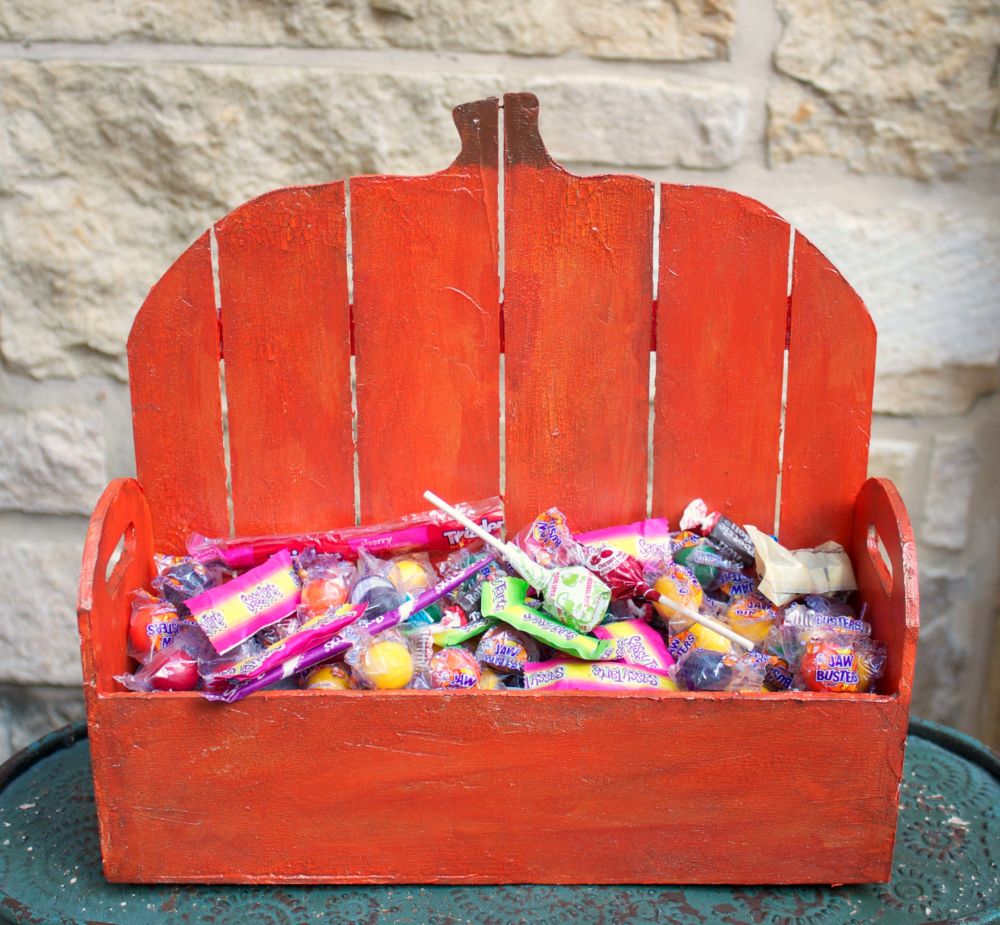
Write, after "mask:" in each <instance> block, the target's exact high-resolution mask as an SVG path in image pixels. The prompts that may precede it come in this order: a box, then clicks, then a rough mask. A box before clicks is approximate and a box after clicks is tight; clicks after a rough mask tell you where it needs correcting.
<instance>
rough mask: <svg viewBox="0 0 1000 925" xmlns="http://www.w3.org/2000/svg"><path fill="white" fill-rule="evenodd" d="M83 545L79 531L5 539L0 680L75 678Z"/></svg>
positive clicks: (0, 576)
mask: <svg viewBox="0 0 1000 925" xmlns="http://www.w3.org/2000/svg"><path fill="white" fill-rule="evenodd" d="M82 549H83V543H82V536H81V537H80V539H79V540H77V541H76V542H73V541H69V540H51V541H50V540H44V541H43V540H41V539H35V538H32V539H23V540H21V539H5V540H4V554H3V555H2V556H0V587H3V588H4V589H5V590H4V594H3V595H2V596H0V653H2V655H0V683H3V682H14V683H18V684H57V685H58V684H79V683H80V681H81V672H80V643H79V636H78V635H77V629H76V588H77V582H78V580H79V577H80V561H81V553H82ZM26 576H27V577H26Z"/></svg>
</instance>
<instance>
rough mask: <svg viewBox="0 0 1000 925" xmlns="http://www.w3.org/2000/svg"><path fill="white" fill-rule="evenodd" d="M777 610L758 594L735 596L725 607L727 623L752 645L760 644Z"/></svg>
mask: <svg viewBox="0 0 1000 925" xmlns="http://www.w3.org/2000/svg"><path fill="white" fill-rule="evenodd" d="M777 616H778V614H777V612H776V611H775V610H774V608H773V607H771V606H770V605H769V604H768V602H767V601H766V600H765V599H764V598H763V597H761V596H760V595H759V594H745V595H743V596H742V597H738V598H736V600H734V601H733V602H732V603H730V605H729V607H728V608H727V609H726V620H727V621H728V623H729V625H730V626H731V627H732V628H733V629H734V630H736V632H737V633H740V634H741V635H743V636H746V637H747V639H749V640H750V641H751V642H752V643H753V644H754V645H760V644H761V643H762V642H763V641H764V640H765V639H766V638H767V634H768V633H769V632H770V631H771V627H772V626H774V621H775V620H776V619H777Z"/></svg>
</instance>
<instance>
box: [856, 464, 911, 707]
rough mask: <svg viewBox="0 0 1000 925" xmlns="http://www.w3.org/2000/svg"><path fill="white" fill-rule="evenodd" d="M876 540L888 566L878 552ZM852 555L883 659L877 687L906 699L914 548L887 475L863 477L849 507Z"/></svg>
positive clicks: (902, 508)
mask: <svg viewBox="0 0 1000 925" xmlns="http://www.w3.org/2000/svg"><path fill="white" fill-rule="evenodd" d="M879 539H881V541H882V544H883V547H884V549H885V553H886V555H887V556H888V559H889V564H888V566H887V565H886V564H885V562H884V561H883V558H882V555H881V553H880V551H879V547H878V541H879ZM851 559H852V562H853V564H854V574H855V577H856V578H857V580H858V596H859V597H860V599H861V600H862V601H865V602H866V603H867V604H868V611H867V614H866V619H867V620H868V622H870V623H871V625H872V636H873V638H875V639H878V640H880V641H881V642H884V643H885V644H886V647H887V654H888V660H887V662H886V670H885V674H884V676H883V677H882V679H881V680H880V681H879V690H880V691H883V692H885V693H888V694H898V695H899V697H900V699H901V700H902V701H904V702H905V703H909V701H910V696H911V694H912V691H913V671H914V666H915V663H916V658H917V635H918V633H919V630H920V592H919V588H918V581H917V577H918V576H917V546H916V542H915V541H914V538H913V530H912V528H911V526H910V518H909V516H908V515H907V513H906V507H905V506H904V504H903V499H902V498H900V496H899V492H898V491H897V490H896V486H895V485H893V484H892V482H891V481H889V479H868V481H867V482H865V484H864V485H863V486H862V488H861V491H860V492H859V493H858V497H857V501H856V502H855V505H854V522H853V528H852V537H851Z"/></svg>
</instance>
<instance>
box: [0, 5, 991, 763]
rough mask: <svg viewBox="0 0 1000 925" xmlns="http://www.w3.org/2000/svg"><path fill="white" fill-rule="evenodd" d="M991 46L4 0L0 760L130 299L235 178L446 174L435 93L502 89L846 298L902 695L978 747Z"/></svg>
mask: <svg viewBox="0 0 1000 925" xmlns="http://www.w3.org/2000/svg"><path fill="white" fill-rule="evenodd" d="M997 43H998V20H997V17H996V15H995V7H994V3H993V0H885V2H882V3H878V4H872V3H869V2H866V0H831V2H828V3H823V4H817V3H812V2H808V0H774V2H772V0H674V2H660V0H612V2H602V0H575V2H571V0H537V2H531V3H527V2H525V3H516V2H513V0H490V2H487V0H470V2H465V3H459V2H456V0H367V2H365V0H304V2H300V3H277V2H273V0H271V2H268V0H203V2H201V3H165V2H162V0H152V2H150V0H143V2H141V3H140V2H138V0H93V2H90V3H78V4H66V3H63V2H56V0H35V2H33V3H20V2H18V0H0V357H2V365H0V382H2V390H0V545H2V548H3V555H2V556H0V587H3V588H5V589H6V591H5V593H4V594H3V595H2V596H0V755H2V754H3V753H5V752H7V751H8V750H10V749H12V748H17V747H19V746H20V745H22V744H23V743H24V742H25V741H26V740H27V739H29V738H30V737H32V736H34V735H36V734H39V733H40V732H42V731H43V730H44V729H46V728H49V727H51V726H53V725H55V724H58V723H60V722H62V721H64V720H65V719H66V718H67V717H72V716H76V715H79V713H80V705H79V697H78V690H77V688H76V686H75V685H77V684H78V682H79V665H78V656H77V648H76V634H75V629H74V616H73V614H74V593H75V587H76V579H77V570H78V562H79V554H80V548H81V543H82V538H83V535H84V531H85V528H86V518H87V515H88V513H89V511H90V509H91V507H92V505H93V503H94V501H95V500H96V498H97V496H98V494H99V492H100V491H101V489H102V487H103V485H104V484H105V482H106V480H107V479H108V478H109V477H112V476H115V475H122V474H128V473H130V472H131V470H132V458H131V445H130V440H131V436H130V429H129V416H128V395H127V387H126V382H125V362H124V355H123V352H124V343H125V338H126V335H127V332H128V328H129V325H130V323H131V319H132V317H133V314H134V313H135V310H136V308H137V307H138V306H139V304H140V302H141V301H142V299H143V297H144V295H145V292H146V290H147V289H148V287H149V286H150V285H151V284H152V283H153V282H154V281H155V280H156V279H157V277H158V276H159V274H160V273H161V272H162V271H163V270H164V269H165V268H166V266H167V265H168V264H169V262H170V261H171V260H172V259H173V257H174V256H175V255H177V254H178V253H179V252H180V251H181V250H182V249H183V247H184V246H185V245H186V244H187V243H188V242H189V241H191V240H192V239H193V238H194V237H195V236H196V235H197V234H198V233H200V232H201V231H202V230H203V229H204V228H205V227H207V225H208V224H209V223H210V222H211V221H212V220H213V219H216V218H218V217H220V216H221V215H223V214H224V213H225V212H227V211H228V210H229V209H231V208H232V207H234V206H235V205H237V204H239V203H240V202H242V201H244V200H246V199H248V198H250V197H252V196H254V195H256V194H258V193H261V192H264V191H266V190H269V189H272V188H274V187H278V186H283V185H287V184H291V183H300V182H320V181H324V180H327V179H330V178H336V177H342V176H349V175H352V174H359V173H369V172H424V171H429V170H434V169H437V168H439V167H441V166H443V165H444V164H446V163H447V162H448V161H449V160H450V159H451V157H452V156H453V155H454V152H455V149H456V139H455V136H454V132H453V129H452V127H451V122H450V116H449V109H450V107H451V106H452V105H453V104H455V103H458V102H461V101H464V100H469V99H475V98H478V97H480V96H482V95H485V94H489V93H495V92H500V91H503V90H515V89H530V90H533V91H535V92H536V93H537V94H538V95H539V96H540V98H541V100H542V130H543V134H544V136H545V137H546V139H547V141H548V143H549V145H550V148H551V150H552V152H553V154H554V155H555V156H556V157H557V158H558V159H560V160H561V161H563V162H564V163H565V164H566V165H567V166H568V167H570V168H571V169H574V170H576V171H579V172H591V171H603V170H608V169H610V170H614V171H634V172H638V173H642V174H645V175H646V176H649V177H651V178H653V179H656V180H662V181H670V182H684V183H708V184H714V185H718V186H724V187H728V188H732V189H736V190H740V191H741V192H744V193H746V194H748V195H751V196H754V197H756V198H759V199H761V200H763V201H764V202H767V203H768V204H769V205H771V206H773V207H774V208H776V209H777V210H778V211H780V212H782V213H783V214H784V215H786V216H787V217H788V218H789V219H790V220H791V221H792V222H793V223H794V224H795V225H796V227H797V229H799V230H801V231H802V232H803V233H805V234H807V235H808V236H809V237H810V238H812V239H813V240H814V241H815V242H816V243H817V244H818V245H819V246H820V247H821V248H822V249H823V250H824V251H826V253H827V254H828V255H829V256H830V257H831V259H832V260H833V261H834V262H835V263H836V264H838V266H839V267H840V268H841V269H842V270H843V271H844V273H845V275H846V276H847V277H848V279H849V280H850V281H851V282H852V283H853V284H854V285H855V287H856V288H857V289H858V290H859V291H860V292H861V294H862V296H863V297H864V298H865V300H866V301H867V303H868V305H869V307H870V309H871V311H872V313H873V315H874V316H875V319H876V323H877V325H878V328H879V358H878V378H877V384H876V396H875V402H876V411H877V417H876V421H875V438H874V441H873V445H872V456H871V471H872V472H873V473H874V474H881V475H887V476H890V477H892V478H893V479H895V480H896V482H897V484H899V486H900V488H901V490H902V492H903V495H904V498H905V499H906V502H907V504H908V506H909V509H910V512H911V514H912V517H913V521H914V524H915V527H916V531H917V535H918V537H919V541H920V554H921V568H922V578H921V593H922V596H923V619H924V631H923V644H922V650H921V656H920V665H919V670H918V673H919V681H918V690H917V695H916V704H915V709H916V710H917V711H918V712H919V713H921V714H922V715H925V716H930V717H932V718H934V719H938V720H942V721H945V722H948V723H953V724H955V725H958V726H960V727H961V728H963V729H966V730H969V731H972V732H974V733H977V734H979V735H981V736H984V737H988V738H992V740H993V742H994V743H995V744H1000V723H998V702H1000V687H998V685H997V684H996V683H994V686H993V695H992V698H991V697H990V696H988V695H987V694H986V693H985V690H986V688H987V681H988V667H989V664H990V660H991V655H997V654H1000V650H998V645H1000V633H998V632H997V631H996V625H997V591H998V587H997V585H998V571H1000V557H998V555H997V549H998V544H1000V490H998V484H997V474H998V473H997V460H998V458H1000V457H998V451H1000V445H998V444H1000V437H998V431H1000V428H998V423H1000V395H998V394H997V386H998V360H1000V299H998V295H997V293H998V292H1000V260H998V256H1000V254H998V250H1000V229H998V221H997V216H998V215H1000V212H998V206H1000V192H998V184H997V160H998V158H1000V144H998V136H997V132H998V116H997V105H998V91H997V80H996V73H995V61H996V54H997ZM998 674H1000V673H998Z"/></svg>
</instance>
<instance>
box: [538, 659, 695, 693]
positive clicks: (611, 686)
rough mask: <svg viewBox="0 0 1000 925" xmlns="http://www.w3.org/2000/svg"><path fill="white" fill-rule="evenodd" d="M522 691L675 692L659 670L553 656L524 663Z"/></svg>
mask: <svg viewBox="0 0 1000 925" xmlns="http://www.w3.org/2000/svg"><path fill="white" fill-rule="evenodd" d="M524 687H525V689H526V690H529V691H534V690H552V691H675V690H677V685H676V684H674V682H673V681H672V680H671V679H670V677H669V675H667V674H666V673H665V672H662V671H653V670H651V669H649V668H639V667H638V666H636V665H625V664H623V663H621V662H579V661H575V660H574V659H571V658H557V659H552V660H551V661H548V662H528V663H527V664H526V665H525V666H524Z"/></svg>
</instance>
